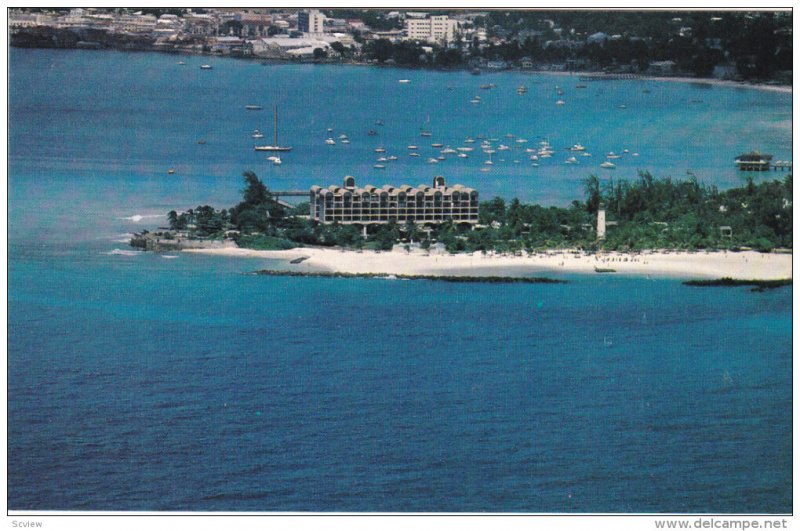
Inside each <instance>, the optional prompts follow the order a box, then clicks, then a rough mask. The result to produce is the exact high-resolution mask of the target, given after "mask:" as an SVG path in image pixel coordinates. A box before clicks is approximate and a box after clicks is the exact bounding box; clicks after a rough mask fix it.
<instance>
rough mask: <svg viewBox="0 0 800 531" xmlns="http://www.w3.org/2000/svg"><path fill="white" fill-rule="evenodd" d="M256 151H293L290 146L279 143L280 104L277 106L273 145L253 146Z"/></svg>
mask: <svg viewBox="0 0 800 531" xmlns="http://www.w3.org/2000/svg"><path fill="white" fill-rule="evenodd" d="M253 149H255V150H256V151H291V150H292V148H291V147H289V146H280V145H278V106H277V105H276V106H275V140H274V144H273V145H271V146H253Z"/></svg>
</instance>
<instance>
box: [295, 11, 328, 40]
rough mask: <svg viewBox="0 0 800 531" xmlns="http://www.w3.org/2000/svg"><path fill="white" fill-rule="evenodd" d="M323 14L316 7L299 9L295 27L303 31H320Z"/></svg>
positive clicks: (322, 28)
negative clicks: (306, 9) (304, 9)
mask: <svg viewBox="0 0 800 531" xmlns="http://www.w3.org/2000/svg"><path fill="white" fill-rule="evenodd" d="M324 24H325V15H323V14H322V13H320V12H319V10H318V9H310V10H308V11H301V12H299V13H298V14H297V29H298V30H300V31H302V32H303V33H311V34H315V33H322V32H323V31H325V30H324Z"/></svg>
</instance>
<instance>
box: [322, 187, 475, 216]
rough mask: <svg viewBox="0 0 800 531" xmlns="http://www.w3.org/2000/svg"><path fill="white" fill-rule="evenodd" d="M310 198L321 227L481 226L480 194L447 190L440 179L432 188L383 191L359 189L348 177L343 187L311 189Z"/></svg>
mask: <svg viewBox="0 0 800 531" xmlns="http://www.w3.org/2000/svg"><path fill="white" fill-rule="evenodd" d="M310 195H311V197H310V199H311V201H310V210H311V212H310V213H311V219H313V220H315V221H319V222H321V223H333V222H339V223H342V224H362V225H367V224H373V223H388V222H389V221H396V222H398V223H404V222H406V221H413V222H415V223H417V224H425V223H430V224H434V223H442V222H443V221H448V220H452V221H453V222H454V223H469V224H476V223H478V192H477V191H476V190H473V189H472V188H467V187H465V186H462V185H460V184H456V185H455V186H452V187H450V186H447V185H446V184H445V181H444V177H441V176H437V177H434V178H433V186H426V185H424V184H421V185H419V186H409V185H407V184H404V185H402V186H398V187H394V186H390V185H388V184H387V185H384V186H383V187H381V188H378V187H376V186H372V185H367V186H364V187H363V188H361V187H357V186H356V180H355V178H354V177H350V176H347V177H345V178H344V186H341V187H340V186H333V185H331V186H329V187H327V188H322V187H319V186H312V187H311V194H310Z"/></svg>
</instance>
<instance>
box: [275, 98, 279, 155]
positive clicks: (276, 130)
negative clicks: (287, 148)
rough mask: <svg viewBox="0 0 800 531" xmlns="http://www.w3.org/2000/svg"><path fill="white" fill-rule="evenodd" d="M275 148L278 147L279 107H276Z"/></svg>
mask: <svg viewBox="0 0 800 531" xmlns="http://www.w3.org/2000/svg"><path fill="white" fill-rule="evenodd" d="M275 147H278V106H277V105H276V106H275Z"/></svg>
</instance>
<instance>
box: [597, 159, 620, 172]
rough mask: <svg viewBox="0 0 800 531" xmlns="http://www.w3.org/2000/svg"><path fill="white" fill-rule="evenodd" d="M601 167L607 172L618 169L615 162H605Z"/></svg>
mask: <svg viewBox="0 0 800 531" xmlns="http://www.w3.org/2000/svg"><path fill="white" fill-rule="evenodd" d="M600 167H601V168H605V169H607V170H613V169H614V168H616V167H617V165H616V164H614V163H613V162H609V161H605V162H603V163H602V164H600Z"/></svg>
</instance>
